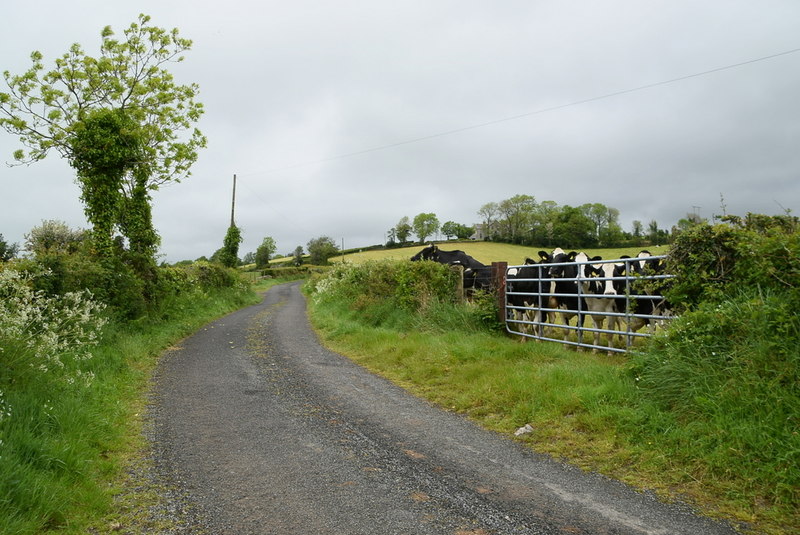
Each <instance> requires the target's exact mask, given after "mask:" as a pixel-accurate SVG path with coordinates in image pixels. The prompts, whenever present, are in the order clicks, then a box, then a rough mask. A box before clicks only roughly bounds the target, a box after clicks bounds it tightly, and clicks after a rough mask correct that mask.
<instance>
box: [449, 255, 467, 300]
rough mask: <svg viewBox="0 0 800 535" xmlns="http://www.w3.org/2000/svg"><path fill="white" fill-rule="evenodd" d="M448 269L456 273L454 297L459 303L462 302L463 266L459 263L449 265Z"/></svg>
mask: <svg viewBox="0 0 800 535" xmlns="http://www.w3.org/2000/svg"><path fill="white" fill-rule="evenodd" d="M450 269H452V270H454V271H455V272H456V273H458V282H456V298H457V299H458V302H459V303H463V302H464V266H462V265H461V264H455V265H451V266H450Z"/></svg>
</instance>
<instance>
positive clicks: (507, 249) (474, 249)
mask: <svg viewBox="0 0 800 535" xmlns="http://www.w3.org/2000/svg"><path fill="white" fill-rule="evenodd" d="M437 245H438V246H439V248H441V249H442V250H445V251H452V250H455V249H460V250H462V251H464V252H465V253H467V254H468V255H470V256H471V257H473V258H475V259H476V260H478V261H479V262H482V263H484V264H491V263H492V262H508V264H509V265H519V264H522V263H524V262H525V258H526V257H530V258H533V259H534V260H538V252H539V251H540V250H546V251H548V252H550V251H552V250H553V249H552V248H548V247H531V246H526V245H512V244H509V243H497V242H485V241H476V242H441V243H438V244H437ZM424 247H425V246H424V245H413V246H411V247H403V248H400V249H380V250H374V251H363V252H360V253H351V254H346V255H344V257H342V256H335V257H333V258H331V262H341V261H342V258H344V261H345V262H351V263H354V264H360V263H363V262H367V261H369V260H385V259H392V260H401V259H408V258H411V257H412V256H414V255H415V254H417V253H418V252H419V251H421V250H422V249H423V248H424ZM642 249H643V247H627V248H620V249H585V250H584V252H585V253H586V254H588V255H589V256H590V257H591V256H595V255H599V256H602V257H603V258H607V259H615V258H619V257H620V256H622V255H629V256H636V255H637V254H638V253H639V251H641V250H642ZM647 249H648V250H649V251H650V252H651V253H652V254H654V255H657V254H665V253H666V251H667V247H665V246H660V247H650V248H647ZM569 250H570V249H567V251H569Z"/></svg>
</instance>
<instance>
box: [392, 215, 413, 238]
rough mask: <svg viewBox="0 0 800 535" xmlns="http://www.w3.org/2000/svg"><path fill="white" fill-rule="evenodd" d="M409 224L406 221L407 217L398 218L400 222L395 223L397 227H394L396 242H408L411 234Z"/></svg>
mask: <svg viewBox="0 0 800 535" xmlns="http://www.w3.org/2000/svg"><path fill="white" fill-rule="evenodd" d="M411 230H412V229H411V223H410V222H409V220H408V216H403V217H401V218H400V221H398V222H397V225H396V226H395V227H394V232H395V235H396V236H397V241H398V242H400V243H405V242H407V241H408V236H409V234H411Z"/></svg>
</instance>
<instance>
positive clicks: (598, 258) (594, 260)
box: [589, 256, 603, 262]
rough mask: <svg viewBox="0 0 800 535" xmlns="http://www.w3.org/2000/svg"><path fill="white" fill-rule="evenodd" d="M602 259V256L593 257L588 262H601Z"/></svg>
mask: <svg viewBox="0 0 800 535" xmlns="http://www.w3.org/2000/svg"><path fill="white" fill-rule="evenodd" d="M602 259H603V257H602V256H593V257H592V258H590V259H589V260H591V261H592V262H597V261H598V260H602Z"/></svg>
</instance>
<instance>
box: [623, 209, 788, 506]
mask: <svg viewBox="0 0 800 535" xmlns="http://www.w3.org/2000/svg"><path fill="white" fill-rule="evenodd" d="M798 261H800V225H798V220H797V218H794V217H789V216H776V217H769V216H762V215H754V214H750V215H748V216H747V217H745V218H738V217H729V218H726V220H725V222H723V223H720V224H716V225H709V224H702V225H698V226H696V227H694V228H692V229H690V230H688V231H686V232H684V233H682V234H681V235H680V236H678V238H677V239H676V241H675V243H674V245H673V247H672V249H671V250H670V255H669V265H670V271H671V272H673V273H675V274H676V275H677V276H678V278H677V279H676V281H675V283H674V285H673V287H672V288H671V289H670V290H669V291H668V293H667V294H668V296H669V298H670V300H671V301H672V302H673V303H674V304H675V305H676V308H679V309H682V312H681V314H680V316H679V317H678V318H676V319H675V320H674V321H673V322H672V324H671V326H670V328H669V329H667V330H665V331H664V332H663V333H662V334H661V335H659V336H657V337H656V338H655V339H654V340H653V342H652V344H651V345H650V346H649V348H648V349H647V351H645V352H643V353H641V354H637V355H635V356H634V358H633V361H632V366H631V372H632V376H633V378H634V380H635V381H636V384H637V386H638V388H639V391H640V393H641V396H642V402H643V404H645V405H646V404H652V405H653V406H655V407H657V409H658V411H661V412H660V414H661V415H662V417H658V418H653V419H649V420H644V421H638V422H637V423H636V428H637V431H636V432H637V433H643V434H650V435H653V434H654V435H657V436H661V437H662V438H663V441H664V447H665V450H666V451H669V450H670V448H671V447H672V446H670V444H672V445H673V446H676V445H677V444H679V443H682V444H683V445H684V446H683V447H682V448H678V447H677V446H676V447H675V450H674V451H675V452H683V453H682V454H681V455H685V454H686V452H691V455H693V456H696V457H697V458H702V459H705V463H706V466H705V468H706V469H708V470H710V472H711V473H712V474H713V475H714V477H718V478H725V477H727V476H728V475H730V474H739V475H740V476H741V475H742V474H745V475H746V477H747V478H748V479H749V480H750V481H752V482H753V484H754V485H758V486H759V487H760V488H762V489H769V490H768V491H766V492H764V491H762V492H763V495H762V496H761V497H760V499H761V500H763V502H764V503H770V504H775V505H778V506H797V505H798V504H800V434H798V432H797V430H798V429H800V351H798V349H797V348H798V346H800V316H799V315H798V314H797V309H798V306H799V305H800V270H799V266H798ZM665 414H668V415H669V420H670V421H671V423H669V424H666V423H665V421H664V420H663V415H665ZM676 455H677V454H676ZM686 460H687V461H690V459H686Z"/></svg>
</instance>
